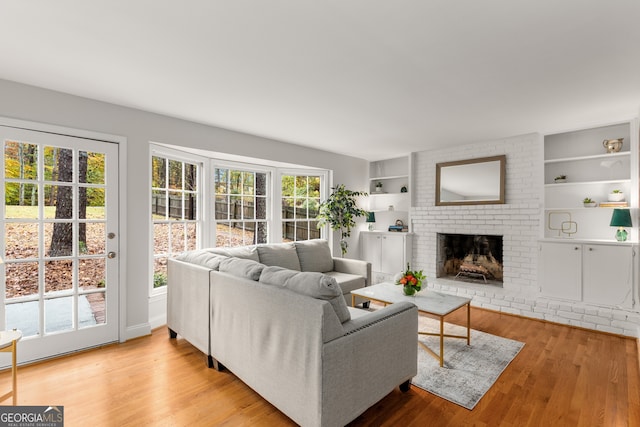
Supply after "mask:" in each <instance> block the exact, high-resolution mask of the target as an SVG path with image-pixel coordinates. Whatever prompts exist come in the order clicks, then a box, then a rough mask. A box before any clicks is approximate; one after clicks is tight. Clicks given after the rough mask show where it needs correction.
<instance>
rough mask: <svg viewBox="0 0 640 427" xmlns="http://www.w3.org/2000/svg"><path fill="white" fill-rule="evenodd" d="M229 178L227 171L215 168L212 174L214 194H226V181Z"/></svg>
mask: <svg viewBox="0 0 640 427" xmlns="http://www.w3.org/2000/svg"><path fill="white" fill-rule="evenodd" d="M228 178H229V170H228V169H218V168H216V170H215V172H214V187H215V188H214V190H215V192H216V194H227V193H228V191H227V189H228V187H227V180H228Z"/></svg>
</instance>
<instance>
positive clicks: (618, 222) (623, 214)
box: [609, 209, 632, 227]
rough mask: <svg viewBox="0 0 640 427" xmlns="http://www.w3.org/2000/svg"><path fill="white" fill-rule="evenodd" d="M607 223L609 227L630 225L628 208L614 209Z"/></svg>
mask: <svg viewBox="0 0 640 427" xmlns="http://www.w3.org/2000/svg"><path fill="white" fill-rule="evenodd" d="M609 225H610V226H611V227H632V224H631V213H630V212H629V209H614V210H613V215H611V224H609Z"/></svg>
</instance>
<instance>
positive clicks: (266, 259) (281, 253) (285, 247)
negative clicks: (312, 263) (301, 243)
mask: <svg viewBox="0 0 640 427" xmlns="http://www.w3.org/2000/svg"><path fill="white" fill-rule="evenodd" d="M258 255H259V256H260V262H261V263H263V264H264V265H272V266H278V267H284V268H288V269H290V270H297V271H300V262H299V261H298V253H297V252H296V247H295V245H294V244H293V243H281V244H270V245H258Z"/></svg>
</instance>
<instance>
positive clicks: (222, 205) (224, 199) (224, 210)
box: [215, 195, 229, 219]
mask: <svg viewBox="0 0 640 427" xmlns="http://www.w3.org/2000/svg"><path fill="white" fill-rule="evenodd" d="M215 218H216V219H229V196H225V195H222V196H216V202H215Z"/></svg>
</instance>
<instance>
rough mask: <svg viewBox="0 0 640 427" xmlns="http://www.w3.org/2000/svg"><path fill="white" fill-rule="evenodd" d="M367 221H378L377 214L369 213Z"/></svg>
mask: <svg viewBox="0 0 640 427" xmlns="http://www.w3.org/2000/svg"><path fill="white" fill-rule="evenodd" d="M367 222H376V214H375V212H369V213H367Z"/></svg>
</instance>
